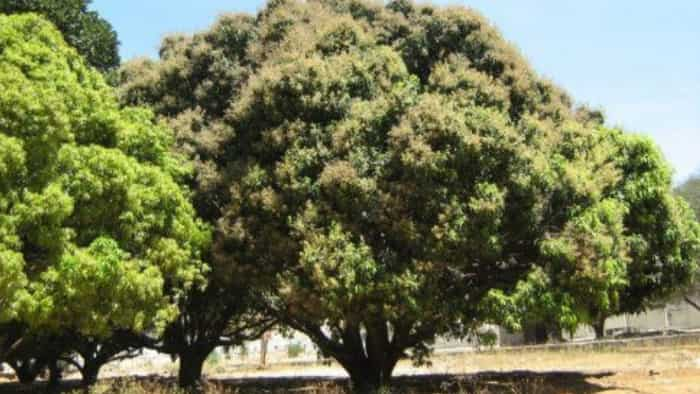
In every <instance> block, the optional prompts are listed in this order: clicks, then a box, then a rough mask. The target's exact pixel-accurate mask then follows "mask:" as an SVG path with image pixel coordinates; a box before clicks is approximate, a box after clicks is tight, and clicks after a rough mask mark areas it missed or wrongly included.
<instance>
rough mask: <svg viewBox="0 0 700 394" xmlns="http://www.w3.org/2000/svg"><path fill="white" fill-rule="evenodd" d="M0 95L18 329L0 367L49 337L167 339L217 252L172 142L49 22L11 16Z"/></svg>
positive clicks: (9, 303) (0, 21)
mask: <svg viewBox="0 0 700 394" xmlns="http://www.w3.org/2000/svg"><path fill="white" fill-rule="evenodd" d="M0 91H2V92H3V94H2V95H0V254H2V258H0V272H2V273H3V274H2V275H1V276H0V278H1V279H0V282H2V286H0V300H2V301H1V302H0V306H1V307H2V309H0V316H1V317H2V320H3V321H5V322H12V323H14V324H16V325H17V326H19V327H20V333H19V335H4V336H5V337H6V338H10V337H12V340H8V341H4V342H5V343H6V347H5V348H4V349H3V351H0V360H4V359H5V358H6V357H9V358H12V357H14V356H13V354H12V353H13V352H15V351H17V350H18V349H20V348H21V347H22V339H23V338H24V339H28V338H34V337H36V335H35V334H37V333H41V334H42V335H45V336H49V335H56V336H59V337H62V336H63V335H67V334H71V335H79V336H81V337H82V338H99V339H101V340H107V339H108V338H112V337H113V335H114V333H115V332H119V331H122V330H124V331H133V332H143V331H147V330H158V329H163V328H164V326H165V325H166V324H167V323H168V322H169V321H171V320H172V319H173V318H174V317H175V316H176V314H177V301H178V300H179V298H180V296H181V294H182V293H183V292H184V291H186V290H187V289H189V288H191V287H197V286H201V285H202V284H203V283H204V281H203V273H204V272H205V271H206V270H207V268H206V265H204V264H203V263H202V261H201V258H200V256H201V251H202V250H206V249H207V248H208V245H209V242H210V231H209V229H208V227H207V226H206V225H204V224H203V223H201V222H200V221H199V220H198V219H197V218H196V215H195V211H194V209H193V207H192V205H191V204H190V202H189V199H188V192H187V191H186V189H185V188H184V187H183V186H182V185H181V184H179V183H178V181H179V180H181V179H184V176H185V174H186V171H188V170H187V166H184V165H183V162H182V160H181V159H180V158H179V156H177V155H173V154H172V153H171V152H170V147H171V145H172V143H173V136H172V134H171V132H170V131H169V130H168V129H167V128H165V127H164V126H163V125H161V124H158V123H156V122H154V120H153V115H152V113H151V112H150V111H148V110H145V109H138V108H123V109H120V106H119V104H118V101H117V99H116V96H115V94H114V92H113V90H112V89H111V88H110V87H108V86H107V85H106V84H105V82H104V80H103V78H102V76H101V75H100V74H99V73H98V72H97V71H94V70H93V69H91V68H89V67H87V66H86V65H85V64H84V62H83V60H82V59H81V57H80V56H79V55H78V53H77V52H76V51H75V49H73V48H71V47H69V46H68V45H67V44H66V43H65V42H64V40H63V38H62V37H61V35H60V33H59V32H58V31H57V30H56V29H55V27H54V26H53V25H51V24H50V23H49V22H47V21H46V20H44V19H43V18H41V17H39V16H37V15H13V16H6V15H0ZM6 275H8V276H6ZM7 278H10V280H8V279H7ZM70 350H79V349H77V348H75V347H73V348H70ZM86 354H87V353H86Z"/></svg>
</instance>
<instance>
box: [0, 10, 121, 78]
mask: <svg viewBox="0 0 700 394" xmlns="http://www.w3.org/2000/svg"><path fill="white" fill-rule="evenodd" d="M91 2H92V0H59V1H57V0H3V1H2V2H0V13H4V14H17V13H25V12H35V13H38V14H41V15H43V16H44V17H45V18H46V19H48V20H50V21H51V22H52V23H53V24H55V25H56V27H57V28H58V30H60V31H61V33H63V37H64V39H65V40H66V42H67V43H68V44H70V45H71V46H73V47H74V48H76V49H77V50H78V53H80V55H81V56H83V57H84V58H85V59H86V60H87V62H88V63H89V64H90V65H91V66H93V67H95V68H97V69H99V70H101V71H107V70H110V69H114V68H116V67H118V66H119V63H120V60H119V41H118V40H117V33H116V32H115V31H114V29H113V28H112V25H110V24H109V22H107V21H106V20H105V19H103V18H102V17H100V15H99V14H98V13H97V12H95V11H90V10H89V9H88V8H89V6H90V3H91Z"/></svg>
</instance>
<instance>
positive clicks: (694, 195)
mask: <svg viewBox="0 0 700 394" xmlns="http://www.w3.org/2000/svg"><path fill="white" fill-rule="evenodd" d="M675 191H676V194H678V195H679V196H681V197H683V198H684V199H685V200H686V201H687V202H688V204H689V205H690V207H691V208H693V211H694V212H695V216H696V217H700V176H698V175H693V176H691V177H690V178H688V179H686V180H685V182H683V183H682V184H680V185H679V186H678V187H676V189H675Z"/></svg>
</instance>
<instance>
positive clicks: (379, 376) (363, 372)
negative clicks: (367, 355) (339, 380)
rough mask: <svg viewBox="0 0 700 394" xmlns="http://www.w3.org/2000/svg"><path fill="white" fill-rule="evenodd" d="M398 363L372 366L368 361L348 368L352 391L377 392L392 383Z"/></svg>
mask: <svg viewBox="0 0 700 394" xmlns="http://www.w3.org/2000/svg"><path fill="white" fill-rule="evenodd" d="M395 366H396V363H387V364H386V365H384V366H382V367H380V368H372V367H371V366H369V365H368V364H367V363H362V364H358V365H356V366H354V367H348V368H346V369H347V370H348V371H347V372H348V374H349V375H350V383H351V385H352V392H353V393H355V394H376V393H379V392H382V391H383V389H386V388H388V387H389V386H390V385H391V375H392V373H393V371H394V367H395Z"/></svg>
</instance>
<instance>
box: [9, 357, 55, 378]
mask: <svg viewBox="0 0 700 394" xmlns="http://www.w3.org/2000/svg"><path fill="white" fill-rule="evenodd" d="M8 364H9V365H10V367H11V368H12V370H13V371H14V372H15V376H17V380H19V382H20V383H22V384H30V383H33V382H34V381H35V380H36V378H37V377H38V376H39V373H41V370H42V369H43V368H44V367H45V366H46V364H44V363H41V362H39V361H29V360H27V361H24V362H10V363H8Z"/></svg>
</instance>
